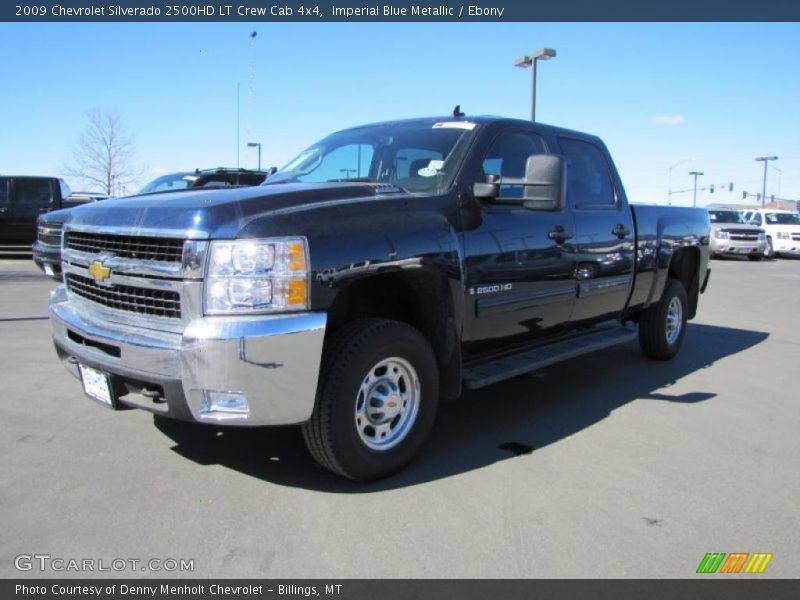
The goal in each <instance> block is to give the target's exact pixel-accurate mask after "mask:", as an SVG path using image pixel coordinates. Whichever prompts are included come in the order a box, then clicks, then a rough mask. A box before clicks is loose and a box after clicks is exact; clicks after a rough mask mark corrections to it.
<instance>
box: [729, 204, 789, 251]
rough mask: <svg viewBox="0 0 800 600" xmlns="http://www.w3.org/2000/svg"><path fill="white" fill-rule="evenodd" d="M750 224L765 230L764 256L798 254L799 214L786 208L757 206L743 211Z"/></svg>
mask: <svg viewBox="0 0 800 600" xmlns="http://www.w3.org/2000/svg"><path fill="white" fill-rule="evenodd" d="M743 213H744V218H745V220H746V221H747V222H748V223H750V224H751V225H758V226H759V227H763V228H764V230H765V231H766V232H767V250H766V252H765V253H764V256H767V257H770V258H771V257H774V256H779V255H780V254H794V255H800V215H798V214H797V213H793V212H790V211H788V210H773V209H769V208H759V209H757V210H745V211H743Z"/></svg>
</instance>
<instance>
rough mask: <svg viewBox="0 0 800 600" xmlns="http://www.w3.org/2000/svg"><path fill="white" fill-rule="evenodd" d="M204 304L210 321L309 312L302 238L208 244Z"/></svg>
mask: <svg viewBox="0 0 800 600" xmlns="http://www.w3.org/2000/svg"><path fill="white" fill-rule="evenodd" d="M205 303H206V311H205V312H206V314H209V315H219V314H240V313H253V312H275V311H285V310H303V309H306V308H308V248H307V243H306V240H305V238H275V239H269V240H237V241H220V242H211V247H210V249H209V253H208V269H207V272H206V282H205Z"/></svg>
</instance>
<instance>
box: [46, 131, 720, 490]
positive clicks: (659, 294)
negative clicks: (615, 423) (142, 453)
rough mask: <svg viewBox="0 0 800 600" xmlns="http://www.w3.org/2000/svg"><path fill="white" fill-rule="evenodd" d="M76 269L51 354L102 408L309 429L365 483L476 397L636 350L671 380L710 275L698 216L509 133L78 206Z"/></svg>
mask: <svg viewBox="0 0 800 600" xmlns="http://www.w3.org/2000/svg"><path fill="white" fill-rule="evenodd" d="M63 248H64V251H63V256H62V259H63V269H64V285H61V286H59V287H57V288H56V289H55V290H54V291H53V293H52V295H51V298H50V317H51V322H52V331H53V338H54V342H55V349H56V352H57V354H58V356H59V357H60V358H61V359H62V360H63V362H64V364H65V365H66V366H67V368H68V369H69V370H70V371H72V372H73V374H75V376H76V377H78V378H79V379H80V380H81V382H82V385H83V391H84V392H85V394H86V395H87V396H88V397H89V398H91V399H93V400H95V401H97V402H98V403H99V404H102V405H104V406H106V407H108V408H112V409H122V408H130V407H135V408H140V409H145V410H148V411H151V412H153V413H155V414H157V415H162V416H163V417H171V418H176V419H184V420H187V421H194V422H199V423H207V424H211V425H216V426H271V425H288V424H301V425H302V431H303V435H304V438H305V441H306V445H307V446H308V449H309V451H310V453H311V454H312V455H313V457H314V458H315V459H316V460H317V461H318V462H319V463H320V464H321V465H323V466H324V467H326V468H328V469H330V470H331V471H333V472H335V473H338V474H340V475H342V476H344V477H348V478H350V479H354V480H360V481H364V480H371V479H376V478H379V477H383V476H386V475H388V474H390V473H392V472H395V471H397V470H398V469H400V468H402V467H403V466H404V465H406V463H408V462H409V461H410V460H411V459H412V457H413V456H414V455H415V454H416V453H417V452H418V451H419V450H420V448H421V447H422V445H423V442H424V441H425V439H426V438H427V437H428V434H429V433H430V431H431V429H432V426H433V423H434V419H435V416H436V412H437V407H438V404H439V401H440V399H445V400H454V399H457V398H458V397H459V396H460V395H461V393H462V390H463V389H465V388H479V387H482V386H487V385H491V384H493V383H495V382H498V381H501V380H503V379H507V378H510V377H514V376H517V375H520V374H523V373H526V372H529V371H532V370H535V369H539V368H541V367H543V366H545V365H549V364H551V363H554V362H557V361H561V360H565V359H568V358H571V357H574V356H577V355H580V354H582V353H586V352H592V351H599V350H601V349H603V348H607V347H609V346H612V345H614V344H619V343H623V342H627V341H630V340H634V339H636V338H638V341H639V344H640V346H641V348H642V350H643V351H644V353H645V354H646V355H647V356H648V357H650V358H652V359H655V360H667V359H670V358H672V357H674V356H675V355H676V354H677V352H678V351H679V349H680V347H681V344H682V342H683V339H684V334H685V332H686V322H687V320H688V319H691V318H693V317H694V316H695V313H696V311H697V305H698V299H699V295H700V293H701V292H702V291H703V290H704V289H705V286H706V284H707V281H708V277H709V273H710V272H709V269H708V259H709V220H708V213H707V211H706V210H704V209H692V208H678V207H663V206H661V207H659V206H638V205H637V206H631V205H629V204H628V201H627V198H626V195H625V190H624V188H623V186H622V182H621V181H620V178H619V175H618V173H617V170H616V168H615V166H614V163H613V161H612V160H611V157H610V155H609V153H608V151H607V149H606V147H605V145H604V144H603V142H602V141H601V140H600V139H599V138H597V137H595V136H591V135H587V134H583V133H578V132H575V131H570V130H567V129H561V128H557V127H552V126H547V125H543V124H539V123H530V122H527V121H520V120H514V119H505V118H499V117H475V118H468V117H463V116H453V117H440V118H427V119H413V120H405V121H394V122H388V123H379V124H374V125H367V126H363V127H356V128H353V129H348V130H345V131H340V132H338V133H334V134H333V135H330V136H329V137H326V138H325V139H323V140H322V141H320V142H319V143H316V144H314V145H312V146H311V147H309V148H307V149H306V150H304V151H302V152H301V153H300V154H299V155H298V156H297V157H296V158H295V159H293V160H291V161H290V162H289V163H288V164H287V165H286V166H285V167H283V168H282V169H280V170H279V171H278V172H277V173H275V174H274V175H272V176H271V177H270V178H269V179H268V180H267V181H265V182H264V184H263V185H261V186H257V187H250V188H238V189H232V190H212V191H206V192H202V193H198V191H197V190H192V189H189V190H186V191H182V192H174V193H166V194H159V195H153V196H151V197H147V196H145V197H138V198H120V199H116V200H110V201H108V202H103V203H98V204H96V205H93V206H86V207H81V208H78V209H75V210H73V211H72V212H71V213H70V217H69V219H68V220H67V221H66V223H65V224H64V241H63ZM643 376H646V374H643ZM565 383H566V382H565ZM498 410H499V409H498ZM265 435H268V433H265Z"/></svg>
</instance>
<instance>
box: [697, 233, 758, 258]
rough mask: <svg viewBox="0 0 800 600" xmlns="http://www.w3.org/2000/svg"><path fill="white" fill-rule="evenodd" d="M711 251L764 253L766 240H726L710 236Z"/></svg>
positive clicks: (743, 253) (745, 253)
mask: <svg viewBox="0 0 800 600" xmlns="http://www.w3.org/2000/svg"><path fill="white" fill-rule="evenodd" d="M710 245H711V252H713V253H714V254H737V255H739V256H747V255H748V254H764V252H765V251H766V250H767V242H766V240H763V241H761V240H726V239H717V238H715V237H712V238H711V244H710Z"/></svg>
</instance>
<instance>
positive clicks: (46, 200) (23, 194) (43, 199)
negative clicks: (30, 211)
mask: <svg viewBox="0 0 800 600" xmlns="http://www.w3.org/2000/svg"><path fill="white" fill-rule="evenodd" d="M16 189H17V193H16V203H17V204H24V205H27V206H37V207H44V206H50V204H51V203H52V202H53V189H52V188H51V187H50V182H49V181H48V180H46V179H17V180H16Z"/></svg>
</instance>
